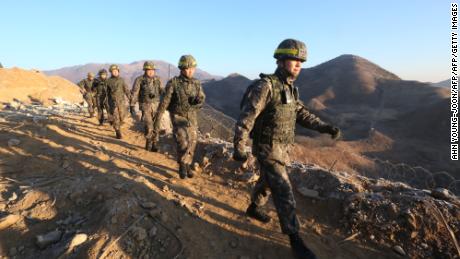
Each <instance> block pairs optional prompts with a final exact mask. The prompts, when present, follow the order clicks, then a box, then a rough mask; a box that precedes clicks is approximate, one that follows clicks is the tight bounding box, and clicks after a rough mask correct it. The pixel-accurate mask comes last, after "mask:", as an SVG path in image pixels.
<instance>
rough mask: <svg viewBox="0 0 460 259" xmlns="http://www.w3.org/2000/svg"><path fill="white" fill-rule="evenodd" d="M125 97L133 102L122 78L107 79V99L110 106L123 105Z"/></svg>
mask: <svg viewBox="0 0 460 259" xmlns="http://www.w3.org/2000/svg"><path fill="white" fill-rule="evenodd" d="M123 95H126V97H128V100H131V93H130V92H129V90H128V85H127V84H126V82H125V80H124V79H123V78H122V77H113V76H112V77H110V78H109V79H107V99H108V101H109V104H111V105H112V104H116V103H123Z"/></svg>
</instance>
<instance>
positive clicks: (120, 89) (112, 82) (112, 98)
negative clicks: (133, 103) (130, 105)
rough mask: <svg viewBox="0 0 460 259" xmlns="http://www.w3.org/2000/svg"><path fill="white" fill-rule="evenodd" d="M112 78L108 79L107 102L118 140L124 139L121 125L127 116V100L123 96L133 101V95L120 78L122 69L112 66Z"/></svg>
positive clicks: (110, 69)
mask: <svg viewBox="0 0 460 259" xmlns="http://www.w3.org/2000/svg"><path fill="white" fill-rule="evenodd" d="M109 71H110V74H111V77H110V78H109V79H107V100H108V103H109V113H110V116H111V117H112V126H113V128H114V129H115V133H116V136H117V139H122V138H123V136H122V134H121V125H122V124H123V120H124V118H125V114H126V106H125V103H124V102H125V99H124V97H123V94H125V95H126V97H128V100H131V94H130V92H129V90H128V86H127V85H126V82H125V80H124V79H123V78H122V77H120V68H119V67H118V66H117V65H111V66H110V68H109Z"/></svg>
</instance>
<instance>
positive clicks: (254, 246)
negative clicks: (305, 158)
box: [0, 101, 460, 258]
mask: <svg viewBox="0 0 460 259" xmlns="http://www.w3.org/2000/svg"><path fill="white" fill-rule="evenodd" d="M141 129H142V126H141V125H139V124H138V123H137V122H135V121H133V120H132V119H128V120H127V123H126V124H125V125H124V126H123V130H124V132H125V138H124V139H123V140H117V139H115V138H114V132H113V130H112V128H110V126H109V125H105V126H98V125H97V122H96V119H94V118H88V117H87V116H86V113H85V111H84V109H83V108H82V107H80V106H76V105H71V104H68V103H65V102H59V101H58V103H57V104H56V105H54V106H52V107H48V108H46V107H42V106H38V105H35V106H33V105H25V104H21V103H19V104H18V103H12V104H11V105H9V106H7V107H4V108H3V109H2V110H0V154H1V156H0V257H1V258H291V253H290V250H289V244H288V239H287V238H286V237H285V236H284V235H282V234H281V233H280V227H279V224H278V222H277V220H276V212H275V210H274V207H273V204H271V203H270V204H269V206H268V209H269V214H270V215H271V216H272V217H273V218H274V220H272V222H271V223H269V224H261V223H259V222H256V221H253V220H251V219H248V218H247V217H245V216H244V210H245V208H246V206H247V204H248V202H249V191H250V189H251V188H252V186H253V184H254V181H255V180H256V179H257V177H258V176H257V173H254V172H257V168H256V166H255V165H254V163H253V161H249V162H248V163H246V164H243V165H241V164H239V163H236V162H234V161H233V160H232V159H231V152H232V150H231V144H230V143H228V142H225V141H223V140H221V139H217V138H213V137H212V136H210V135H209V134H206V133H203V134H202V135H201V136H200V143H199V146H198V152H197V157H196V161H197V163H196V165H195V170H196V172H197V176H196V177H195V178H193V179H188V180H180V179H179V178H178V173H177V169H178V166H177V163H176V162H175V152H174V144H173V141H172V138H171V137H170V135H167V134H166V135H165V136H164V137H163V138H162V143H161V150H160V151H161V152H160V153H152V152H147V151H145V150H144V149H143V146H144V138H143V135H142V133H141V132H140V130H141ZM291 169H292V170H291V171H292V173H291V175H290V176H291V180H292V182H293V185H294V188H295V190H296V192H295V195H296V198H297V204H298V215H299V219H300V222H301V234H302V236H303V237H304V238H305V240H306V242H307V243H308V244H309V246H310V247H311V248H312V250H314V251H315V253H316V254H317V255H318V257H319V258H404V257H410V258H458V257H459V255H460V254H459V251H458V249H459V248H458V247H456V244H457V239H459V237H460V230H459V229H460V201H459V199H458V198H457V197H456V196H455V195H453V194H452V193H450V192H449V191H448V190H446V189H442V188H437V189H436V188H433V189H415V188H413V187H411V186H409V185H407V184H404V183H400V182H393V181H387V180H384V179H381V178H380V179H379V178H375V179H371V178H366V177H364V176H359V175H356V174H350V173H347V172H336V171H329V170H327V169H324V168H321V167H319V166H317V165H313V164H302V163H295V162H294V163H293V164H292V165H291Z"/></svg>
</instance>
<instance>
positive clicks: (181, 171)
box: [179, 163, 188, 179]
mask: <svg viewBox="0 0 460 259" xmlns="http://www.w3.org/2000/svg"><path fill="white" fill-rule="evenodd" d="M187 171H188V165H186V164H182V163H181V164H180V166H179V176H180V178H181V179H185V177H187Z"/></svg>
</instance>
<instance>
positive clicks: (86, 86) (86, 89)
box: [77, 78, 94, 94]
mask: <svg viewBox="0 0 460 259" xmlns="http://www.w3.org/2000/svg"><path fill="white" fill-rule="evenodd" d="M93 83H94V80H89V79H88V78H85V79H83V80H81V81H80V82H78V84H77V85H78V86H79V87H80V89H81V92H82V94H86V93H91V92H92V89H93Z"/></svg>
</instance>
